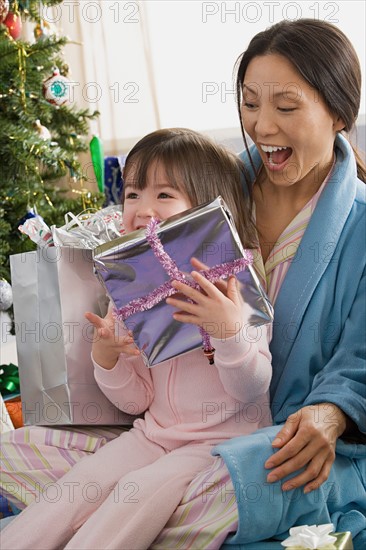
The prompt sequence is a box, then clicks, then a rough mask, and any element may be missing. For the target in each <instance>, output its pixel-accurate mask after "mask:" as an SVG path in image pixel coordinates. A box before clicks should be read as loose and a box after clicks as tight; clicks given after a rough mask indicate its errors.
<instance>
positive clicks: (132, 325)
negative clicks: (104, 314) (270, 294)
mask: <svg viewBox="0 0 366 550" xmlns="http://www.w3.org/2000/svg"><path fill="white" fill-rule="evenodd" d="M157 235H158V237H159V239H160V241H161V243H162V245H163V247H164V250H165V252H167V254H168V255H169V256H170V258H172V259H173V260H174V261H175V263H176V265H177V266H178V268H179V270H180V271H181V272H183V273H185V274H187V276H188V277H189V273H190V272H191V271H192V266H191V263H190V259H191V258H192V257H195V258H197V259H198V260H201V261H202V262H203V263H204V264H206V265H207V266H208V267H209V268H212V267H214V266H217V265H220V264H224V263H226V262H230V261H233V260H237V259H239V258H243V256H244V255H245V252H244V250H243V247H242V244H241V242H240V239H239V236H238V234H237V231H236V229H235V227H234V224H233V222H232V215H231V213H230V212H229V210H228V208H227V206H226V204H225V203H224V201H223V199H222V198H221V197H218V198H217V199H216V200H214V201H213V202H211V203H208V204H206V205H202V206H199V207H196V208H192V209H190V210H187V211H185V212H184V213H182V214H179V215H176V216H173V217H171V218H169V219H167V220H165V221H164V222H161V223H160V224H159V225H158V228H157ZM93 256H94V263H95V270H96V273H97V276H98V278H99V279H100V281H101V282H102V284H103V286H104V287H105V289H106V292H107V294H108V295H109V297H110V298H111V300H112V302H113V303H114V306H115V309H116V310H117V311H118V310H121V308H124V307H125V306H126V305H127V304H130V303H131V302H133V301H135V300H137V301H140V302H141V301H143V300H146V301H147V300H148V299H149V298H148V297H151V296H152V295H153V294H154V292H155V293H156V289H157V288H159V287H160V286H161V285H164V284H165V283H166V282H167V281H169V279H170V277H169V275H168V274H167V273H166V271H165V270H164V268H163V266H162V265H161V263H159V261H158V260H157V258H156V257H155V255H154V253H153V251H152V249H151V247H150V245H149V243H148V241H147V239H146V235H145V231H144V230H139V231H134V232H133V233H130V234H128V235H124V236H123V237H120V238H118V239H115V240H114V241H111V242H108V243H105V244H102V245H101V246H98V247H97V248H96V249H94V251H93ZM237 278H238V280H239V281H240V283H241V288H242V294H243V297H244V299H245V302H246V303H247V304H248V305H249V308H247V309H248V310H249V313H248V319H246V320H245V321H246V323H248V324H250V325H262V324H265V323H269V322H271V321H272V320H273V309H272V306H271V304H270V302H269V300H268V298H267V296H266V294H265V292H264V291H263V289H262V287H261V285H260V283H259V280H258V277H257V276H256V274H255V272H254V270H253V268H252V267H251V266H250V265H249V266H248V267H247V268H246V269H245V271H242V272H241V273H238V274H237ZM174 311H175V309H174V308H173V307H172V306H169V305H168V304H166V302H165V299H163V300H162V301H160V302H159V303H157V304H156V305H155V306H154V307H153V308H152V309H150V310H147V311H138V312H136V313H133V314H132V315H131V316H130V317H128V318H127V319H126V320H125V321H124V323H125V325H126V327H127V328H128V329H130V330H132V332H133V336H134V340H135V343H136V345H137V346H138V347H139V349H140V350H141V351H142V352H143V358H144V360H145V362H146V364H147V366H154V365H156V364H158V363H161V362H163V361H166V360H167V359H170V358H172V357H175V356H177V355H181V354H183V353H186V352H188V351H191V350H192V349H195V348H197V347H199V346H202V338H201V335H200V333H199V331H198V329H197V327H196V326H194V325H191V324H188V323H179V322H178V321H175V320H174V319H173V312H174Z"/></svg>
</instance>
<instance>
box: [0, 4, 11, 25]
mask: <svg viewBox="0 0 366 550" xmlns="http://www.w3.org/2000/svg"><path fill="white" fill-rule="evenodd" d="M8 13H9V0H0V23H3V21H4V20H5V19H6V16H7V15H8Z"/></svg>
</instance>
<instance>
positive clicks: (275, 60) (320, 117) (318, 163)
mask: <svg viewBox="0 0 366 550" xmlns="http://www.w3.org/2000/svg"><path fill="white" fill-rule="evenodd" d="M241 115H242V120H243V124H244V128H245V130H246V132H247V133H248V135H249V136H250V138H251V139H252V140H253V141H254V143H255V145H256V146H257V148H258V150H259V153H260V155H261V157H262V160H263V163H264V167H265V170H266V174H267V180H268V181H269V182H270V183H272V184H273V185H276V186H281V187H290V186H292V185H295V184H296V185H297V186H306V187H308V186H313V187H314V188H315V189H317V188H319V187H320V184H321V183H322V181H323V180H324V178H325V176H326V174H327V173H328V171H329V169H330V166H331V163H332V160H333V145H334V139H335V135H336V132H337V131H339V130H341V129H342V128H343V127H344V124H343V122H342V121H341V120H340V119H338V117H337V116H336V115H333V114H332V113H330V112H329V110H328V108H327V107H326V105H325V103H324V101H323V99H322V98H321V97H320V95H319V94H318V92H317V91H316V90H315V89H314V88H312V87H310V86H309V84H308V83H307V82H306V81H305V80H304V79H303V78H302V77H301V75H300V74H299V73H298V72H297V70H296V69H295V68H294V66H293V65H292V63H290V62H289V61H288V60H287V59H286V58H285V57H283V56H281V55H278V54H268V55H262V56H257V57H254V58H253V59H252V60H251V62H250V63H249V65H248V68H247V71H246V74H245V77H244V82H243V102H242V108H241Z"/></svg>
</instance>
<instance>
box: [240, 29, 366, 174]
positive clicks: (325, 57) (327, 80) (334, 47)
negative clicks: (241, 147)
mask: <svg viewBox="0 0 366 550" xmlns="http://www.w3.org/2000/svg"><path fill="white" fill-rule="evenodd" d="M267 54H278V55H281V56H283V57H285V58H286V59H287V60H288V61H290V62H291V63H292V64H293V66H294V67H295V68H296V69H297V71H298V72H299V74H300V75H301V76H302V77H303V78H304V79H305V80H306V81H307V82H308V84H309V85H310V86H311V87H312V88H314V89H315V90H317V92H318V93H319V94H320V96H321V97H322V98H323V100H324V102H325V104H326V105H327V106H328V108H329V110H330V111H331V112H332V113H333V114H335V115H337V116H338V117H340V118H341V119H342V120H343V122H344V124H345V128H344V132H345V133H347V134H348V133H349V132H350V131H351V130H352V129H353V127H354V124H355V122H356V119H357V115H358V110H359V107H360V101H361V68H360V63H359V60H358V57H357V54H356V52H355V50H354V48H353V46H352V44H351V42H350V41H349V40H348V38H347V37H346V36H345V34H343V32H342V31H341V30H339V29H338V28H337V27H335V26H334V25H332V24H330V23H327V22H325V21H317V20H313V19H298V20H297V21H281V22H280V23H276V24H275V25H273V26H272V27H269V28H268V29H267V30H265V31H263V32H260V33H258V34H257V35H256V36H255V37H254V38H253V39H252V40H251V42H250V44H249V46H248V48H247V50H246V51H245V52H244V53H243V54H242V55H241V56H240V57H239V59H238V60H237V62H236V94H237V106H238V110H239V116H240V119H241V115H240V108H241V102H242V85H243V81H244V77H245V73H246V70H247V68H248V65H249V63H250V61H251V60H252V59H253V58H254V57H256V56H261V55H267ZM241 128H242V133H243V137H244V142H245V145H246V148H248V146H247V142H246V138H245V134H244V127H243V122H242V120H241ZM353 150H354V153H355V157H356V162H357V175H358V177H359V178H360V179H361V180H363V181H364V182H366V165H365V162H364V161H363V160H362V158H361V156H360V154H359V153H358V151H357V149H356V148H355V147H353Z"/></svg>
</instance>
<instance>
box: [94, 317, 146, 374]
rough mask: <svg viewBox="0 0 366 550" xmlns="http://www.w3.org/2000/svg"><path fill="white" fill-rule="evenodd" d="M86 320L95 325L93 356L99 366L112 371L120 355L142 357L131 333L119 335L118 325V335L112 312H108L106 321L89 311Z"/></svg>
mask: <svg viewBox="0 0 366 550" xmlns="http://www.w3.org/2000/svg"><path fill="white" fill-rule="evenodd" d="M85 318H86V319H87V320H88V321H89V322H90V323H91V324H92V325H94V339H93V346H92V354H93V358H94V361H95V362H96V363H98V365H100V366H101V367H103V368H104V369H108V370H110V369H113V367H114V366H115V364H116V363H117V360H118V357H119V354H120V353H126V354H127V355H140V351H139V350H138V349H137V348H136V346H135V344H134V341H133V338H132V332H131V331H128V332H127V333H124V334H118V325H117V333H116V328H115V327H116V322H115V319H114V317H113V313H112V310H110V311H108V313H107V315H106V316H105V317H104V319H103V318H102V317H99V315H96V314H95V313H91V312H89V311H88V312H87V313H85ZM121 333H122V330H121Z"/></svg>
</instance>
